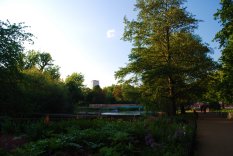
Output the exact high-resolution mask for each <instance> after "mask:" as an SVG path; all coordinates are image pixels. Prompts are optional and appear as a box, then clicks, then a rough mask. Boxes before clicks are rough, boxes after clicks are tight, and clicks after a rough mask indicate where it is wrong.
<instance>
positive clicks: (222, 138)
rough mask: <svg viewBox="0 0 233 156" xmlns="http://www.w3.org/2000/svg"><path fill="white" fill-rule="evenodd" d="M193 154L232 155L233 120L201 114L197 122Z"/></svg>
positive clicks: (207, 155) (202, 155)
mask: <svg viewBox="0 0 233 156" xmlns="http://www.w3.org/2000/svg"><path fill="white" fill-rule="evenodd" d="M195 156H233V121H232V120H231V121H230V120H227V119H224V118H218V117H216V118H213V117H211V118H208V116H207V117H205V116H203V115H202V117H201V118H199V120H198V122H197V151H196V153H195Z"/></svg>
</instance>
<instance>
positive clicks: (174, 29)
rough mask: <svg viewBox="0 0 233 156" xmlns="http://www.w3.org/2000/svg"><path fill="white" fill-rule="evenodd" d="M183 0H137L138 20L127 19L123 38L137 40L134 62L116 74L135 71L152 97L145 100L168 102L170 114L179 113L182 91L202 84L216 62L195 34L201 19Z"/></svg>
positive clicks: (147, 94) (163, 103)
mask: <svg viewBox="0 0 233 156" xmlns="http://www.w3.org/2000/svg"><path fill="white" fill-rule="evenodd" d="M183 2H184V0H154V1H151V0H137V3H136V5H135V6H136V9H135V10H137V11H138V16H137V20H132V21H129V20H128V19H127V18H125V19H124V23H125V31H124V35H123V40H125V41H130V42H132V44H133V48H132V50H131V54H130V55H129V61H130V63H129V64H128V65H127V66H126V67H124V68H121V69H120V70H119V71H117V72H116V74H115V76H116V78H118V79H121V80H124V78H125V77H126V76H127V75H132V74H133V76H132V77H131V78H130V79H129V80H130V81H132V82H133V81H136V82H139V83H142V85H143V88H144V94H146V96H145V97H148V98H150V100H148V99H145V101H147V102H149V101H150V103H151V104H152V105H154V104H155V103H157V104H158V103H160V104H162V105H166V107H165V109H166V110H165V111H166V112H167V113H168V114H170V115H175V114H176V110H177V108H176V107H177V105H178V102H179V101H180V100H179V99H181V98H182V97H181V96H180V94H181V92H185V91H187V89H186V88H188V89H189V90H192V88H194V86H197V85H198V84H200V83H201V80H203V77H205V76H206V75H208V72H209V71H210V70H213V66H214V65H213V62H212V59H210V58H209V57H208V55H207V54H208V53H209V52H210V50H209V48H208V47H207V46H206V45H205V44H203V43H201V40H200V38H199V37H198V36H195V35H193V34H192V32H193V30H194V29H195V28H197V23H198V20H196V19H195V18H194V17H193V16H192V15H191V14H190V13H188V12H187V11H186V10H185V7H183ZM125 81H127V80H125ZM152 107H153V106H152Z"/></svg>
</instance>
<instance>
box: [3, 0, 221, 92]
mask: <svg viewBox="0 0 233 156" xmlns="http://www.w3.org/2000/svg"><path fill="white" fill-rule="evenodd" d="M134 3H135V0H0V20H3V21H6V20H7V19H8V20H9V21H10V22H11V23H19V22H25V25H27V26H30V28H29V29H28V31H29V32H31V33H33V34H34V35H35V36H36V38H34V42H35V44H34V45H32V46H27V49H35V50H40V51H42V52H49V53H50V54H51V55H52V58H53V59H54V60H55V62H54V63H55V64H56V65H58V66H60V67H61V68H60V72H61V75H62V78H65V77H66V76H67V75H70V74H72V73H73V72H78V73H82V74H83V75H84V78H85V84H86V85H89V84H90V82H91V80H99V81H100V86H101V87H104V86H109V85H111V84H115V83H116V80H115V79H114V72H115V71H117V70H118V69H119V68H120V67H123V66H125V65H126V63H127V62H128V55H129V54H130V49H131V44H130V43H128V42H124V41H122V40H121V37H122V34H123V31H124V24H123V18H124V16H127V18H128V19H133V18H134V19H135V17H136V13H135V12H134V11H133V9H134ZM217 8H219V0H188V3H187V9H188V11H190V12H191V13H192V14H194V15H196V18H197V19H200V20H203V22H202V23H200V24H199V29H198V30H197V31H196V33H197V34H198V35H200V36H201V38H202V39H203V42H205V43H208V44H209V45H210V47H211V48H213V49H214V50H215V54H214V55H213V56H212V57H213V58H214V59H215V60H217V59H218V58H219V56H220V52H219V50H218V49H217V48H218V44H216V43H214V42H212V39H213V38H214V35H215V34H216V32H217V31H219V29H220V26H219V24H218V22H217V21H215V20H214V19H213V14H214V13H215V12H216V10H217Z"/></svg>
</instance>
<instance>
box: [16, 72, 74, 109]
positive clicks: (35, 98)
mask: <svg viewBox="0 0 233 156" xmlns="http://www.w3.org/2000/svg"><path fill="white" fill-rule="evenodd" d="M22 74H23V75H22V77H23V78H22V80H21V82H20V84H19V87H20V89H21V92H22V94H21V95H22V97H21V99H23V102H22V104H21V105H20V109H18V112H22V113H24V112H28V113H35V112H36V113H67V112H69V113H71V112H72V111H73V107H72V105H71V104H70V103H68V90H67V89H66V87H65V85H64V84H63V83H62V82H58V81H54V80H53V79H52V78H51V76H50V75H48V74H46V73H43V72H42V71H40V70H39V69H37V68H30V69H26V70H23V71H22Z"/></svg>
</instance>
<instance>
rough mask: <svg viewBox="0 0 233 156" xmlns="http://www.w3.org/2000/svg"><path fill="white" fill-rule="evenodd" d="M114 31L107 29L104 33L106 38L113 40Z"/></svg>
mask: <svg viewBox="0 0 233 156" xmlns="http://www.w3.org/2000/svg"><path fill="white" fill-rule="evenodd" d="M115 33H116V30H115V29H109V30H108V31H107V33H106V35H107V38H113V37H115Z"/></svg>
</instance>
